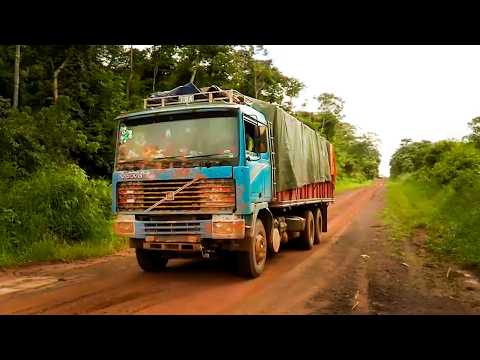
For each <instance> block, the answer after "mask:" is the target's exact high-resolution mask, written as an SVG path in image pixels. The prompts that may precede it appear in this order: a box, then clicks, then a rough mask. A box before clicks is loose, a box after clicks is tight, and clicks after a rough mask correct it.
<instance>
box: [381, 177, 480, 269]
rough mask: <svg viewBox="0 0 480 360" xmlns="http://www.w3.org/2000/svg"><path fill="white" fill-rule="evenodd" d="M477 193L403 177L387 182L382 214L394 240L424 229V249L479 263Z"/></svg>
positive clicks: (478, 202) (450, 257)
mask: <svg viewBox="0 0 480 360" xmlns="http://www.w3.org/2000/svg"><path fill="white" fill-rule="evenodd" d="M479 205H480V194H478V192H477V191H474V192H472V191H468V190H466V189H460V190H459V189H454V188H452V187H450V186H443V187H439V186H435V185H433V184H426V183H422V182H420V181H416V180H414V179H413V178H409V177H404V178H401V179H398V180H389V181H388V183H387V198H386V208H385V211H384V214H383V218H384V221H385V223H386V224H387V225H388V228H389V235H390V238H391V239H392V241H393V243H394V244H397V245H399V244H401V242H402V241H404V240H406V239H409V238H411V237H412V236H413V235H414V233H415V231H417V230H419V229H424V230H425V231H426V232H427V236H428V239H427V247H428V249H429V250H430V251H431V252H432V253H434V254H436V255H438V256H440V257H446V258H449V259H451V260H454V261H456V262H457V263H460V264H462V265H469V266H470V265H471V266H475V267H478V266H479V265H480V228H479V227H478V224H479V223H480V210H479Z"/></svg>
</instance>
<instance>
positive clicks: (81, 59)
mask: <svg viewBox="0 0 480 360" xmlns="http://www.w3.org/2000/svg"><path fill="white" fill-rule="evenodd" d="M188 82H193V83H195V84H196V85H197V86H199V87H203V86H210V85H217V86H220V87H221V88H223V89H236V90H238V91H240V92H241V93H243V94H245V95H248V96H251V97H255V98H258V99H262V100H265V101H268V102H271V103H275V104H278V105H279V106H282V107H283V108H284V109H286V110H287V111H289V112H291V113H292V114H293V115H294V116H296V117H297V118H298V119H300V120H301V121H304V122H305V123H306V124H308V125H309V126H311V127H312V128H314V129H315V130H316V131H318V132H320V133H321V134H322V135H323V136H325V137H326V138H327V139H329V140H330V141H331V142H332V143H333V144H334V146H335V149H336V154H337V162H338V171H339V174H338V179H339V183H338V189H345V188H347V187H354V186H356V185H359V184H363V183H366V182H368V181H371V180H372V179H374V178H376V177H378V165H379V162H380V154H379V151H378V139H377V138H376V136H375V134H371V133H369V134H358V132H357V130H356V129H355V127H354V126H352V125H351V124H349V123H347V122H345V121H344V100H343V99H342V98H340V97H339V96H337V95H335V94H332V93H323V94H319V95H318V97H317V98H316V101H317V102H318V111H316V112H306V111H298V110H296V109H294V108H293V105H292V100H293V99H295V98H297V97H298V95H299V93H300V92H301V90H302V89H303V88H304V84H302V83H301V82H300V81H299V80H297V79H295V78H292V77H288V76H285V75H284V74H283V73H282V72H281V71H280V70H279V69H278V68H277V67H275V65H274V64H273V62H272V60H271V59H269V58H268V52H267V50H266V49H265V48H264V47H263V46H240V45H238V46H233V45H199V46H194V45H152V46H150V47H147V48H145V49H138V48H135V47H131V46H124V45H21V46H20V45H2V46H0V133H1V136H0V151H1V162H0V266H10V265H15V264H22V263H27V262H31V261H46V260H71V259H77V258H84V257H89V256H100V255H105V254H109V253H112V252H114V251H116V250H118V249H121V248H122V247H124V246H125V240H124V239H118V238H116V237H115V236H113V234H112V231H111V220H112V219H111V188H110V182H111V180H110V178H111V174H112V166H113V160H114V149H115V147H114V145H115V126H116V122H115V118H116V117H117V116H118V115H119V114H120V113H121V112H124V111H129V110H134V109H138V108H141V107H142V106H143V99H144V98H145V97H147V96H148V95H150V94H151V93H152V92H155V91H163V90H169V89H172V88H174V87H176V86H179V85H183V84H185V83H188ZM472 141H473V140H472ZM445 146H447V145H445ZM469 146H470V145H469ZM454 148H455V146H453V145H452V151H455V150H454ZM469 149H470V148H469ZM471 149H472V150H471V155H472V156H474V154H477V155H478V151H477V150H476V148H474V146H473V145H472V147H471ZM437 151H440V150H437ZM469 151H470V150H469ZM475 156H476V155H475ZM411 161H413V162H414V163H415V161H417V160H413V159H412V160H411ZM422 161H423V160H422ZM426 161H428V160H426ZM415 164H416V163H415ZM402 166H403V165H402ZM402 166H400V168H399V169H398V174H400V173H403V172H407V171H414V170H415V171H416V170H418V169H417V168H415V169H414V168H408V169H407V168H403V167H402ZM408 166H410V165H408ZM412 166H413V165H412ZM415 166H416V165H415ZM472 171H473V170H472ZM440 172H441V171H440ZM440 172H439V173H440Z"/></svg>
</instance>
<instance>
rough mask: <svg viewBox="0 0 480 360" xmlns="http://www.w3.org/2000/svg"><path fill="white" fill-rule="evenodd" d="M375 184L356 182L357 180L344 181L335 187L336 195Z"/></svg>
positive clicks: (369, 181) (366, 181)
mask: <svg viewBox="0 0 480 360" xmlns="http://www.w3.org/2000/svg"><path fill="white" fill-rule="evenodd" d="M372 183H373V180H363V181H361V180H355V179H342V180H339V181H338V182H337V184H336V185H335V193H336V194H341V193H343V192H345V191H347V190H354V189H358V188H361V187H365V186H369V185H371V184H372Z"/></svg>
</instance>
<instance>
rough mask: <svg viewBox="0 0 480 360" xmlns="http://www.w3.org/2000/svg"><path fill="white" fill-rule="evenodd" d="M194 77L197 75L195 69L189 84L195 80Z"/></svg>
mask: <svg viewBox="0 0 480 360" xmlns="http://www.w3.org/2000/svg"><path fill="white" fill-rule="evenodd" d="M195 75H197V68H195V69H194V70H193V73H192V76H191V77H190V82H191V83H193V80H195Z"/></svg>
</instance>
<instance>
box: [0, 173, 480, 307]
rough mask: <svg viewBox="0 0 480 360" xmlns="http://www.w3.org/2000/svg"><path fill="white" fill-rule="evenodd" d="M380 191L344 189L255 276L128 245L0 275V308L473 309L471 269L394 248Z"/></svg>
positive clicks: (378, 186)
mask: <svg viewBox="0 0 480 360" xmlns="http://www.w3.org/2000/svg"><path fill="white" fill-rule="evenodd" d="M384 192H385V189H384V186H383V182H382V181H378V182H376V183H375V184H374V185H373V186H371V187H368V188H363V189H359V190H355V191H350V192H347V193H344V194H341V195H340V196H339V197H338V199H337V202H336V203H335V204H334V205H332V206H331V208H330V210H329V211H330V213H329V216H330V218H329V232H328V233H327V234H324V237H323V239H322V243H321V244H320V245H317V246H315V247H314V249H313V250H312V251H308V252H305V251H300V250H296V249H293V248H292V249H286V250H285V251H283V252H281V253H280V254H278V255H277V256H275V257H274V258H272V259H270V260H269V262H268V263H267V267H266V270H265V273H264V274H263V275H262V276H261V277H260V278H258V279H255V280H245V279H242V278H240V277H238V276H237V275H235V274H234V273H232V272H231V271H229V270H228V269H226V268H225V266H224V265H223V264H222V263H221V261H201V260H198V261H193V260H175V261H171V263H169V267H168V268H167V270H166V271H165V272H163V273H159V274H147V273H143V272H141V271H140V270H139V268H138V266H137V264H136V260H135V258H134V255H133V252H132V251H131V250H128V251H125V252H123V253H121V254H118V255H115V256H110V257H106V258H103V259H97V260H91V261H84V262H76V263H73V264H55V265H42V266H30V267H24V268H21V269H17V270H10V271H8V272H6V273H3V274H2V273H0V313H1V314H338V313H341V314H350V313H359V314H379V313H407V314H418V313H421V314H423V313H480V290H479V289H478V288H477V286H476V285H475V282H476V279H475V277H474V275H472V274H470V273H462V272H460V271H456V270H455V269H454V268H452V267H451V265H448V264H438V263H436V262H435V261H433V260H430V259H429V258H428V255H426V253H425V252H424V250H423V244H422V243H421V239H420V240H419V239H414V240H415V241H416V242H414V244H417V245H415V246H414V245H412V244H410V243H406V244H405V251H404V252H403V255H401V256H399V255H396V253H395V252H394V250H393V249H392V248H391V246H390V242H389V241H388V239H387V237H386V235H385V231H384V228H383V225H382V224H381V220H380V218H379V214H380V211H381V210H382V208H383V199H384ZM402 263H403V264H402ZM448 268H450V270H448ZM452 269H453V270H452ZM446 272H448V275H449V276H448V277H447V276H446V275H445V274H446ZM468 284H470V285H468Z"/></svg>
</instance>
